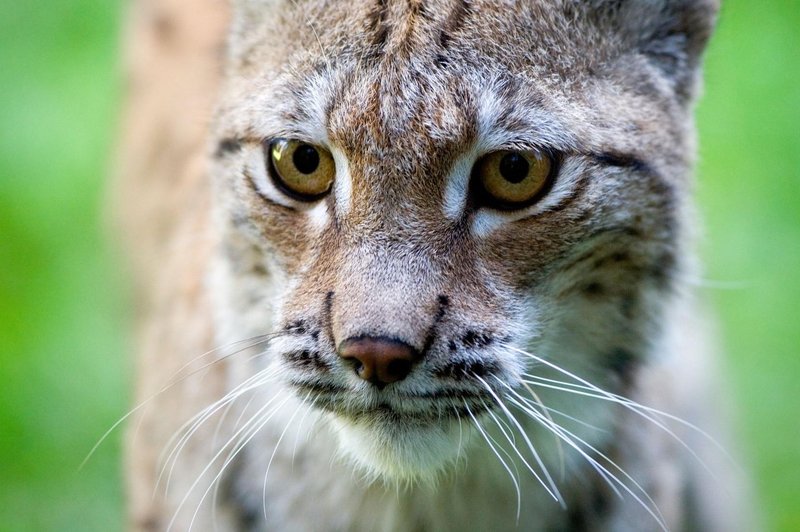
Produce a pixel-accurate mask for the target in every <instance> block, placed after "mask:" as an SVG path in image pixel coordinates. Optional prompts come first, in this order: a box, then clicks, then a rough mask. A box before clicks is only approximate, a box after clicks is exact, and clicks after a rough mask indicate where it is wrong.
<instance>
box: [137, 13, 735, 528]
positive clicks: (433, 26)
mask: <svg viewBox="0 0 800 532" xmlns="http://www.w3.org/2000/svg"><path fill="white" fill-rule="evenodd" d="M716 11H717V5H716V1H715V0H695V1H692V0H622V1H611V0H590V1H571V0H552V1H545V0H520V1H518V2H514V1H510V0H509V1H501V0H487V1H483V0H470V1H465V0H431V1H421V0H357V1H347V2H345V1H323V0H316V1H315V0H308V1H306V0H288V1H282V0H233V1H232V5H231V6H230V13H228V8H227V7H226V6H224V5H222V4H221V3H220V2H217V1H214V0H207V1H199V0H198V1H196V2H194V3H190V2H187V1H186V0H161V1H157V0H151V1H150V2H145V1H143V2H141V3H140V4H139V5H137V6H136V11H135V13H134V15H135V16H134V19H133V20H134V23H133V26H132V31H133V35H134V39H133V40H134V42H136V46H135V47H134V55H133V56H132V63H131V64H132V68H133V70H132V72H133V76H132V87H133V88H132V90H131V96H130V99H131V110H132V111H131V116H130V117H129V123H130V127H129V129H128V131H129V133H128V138H127V139H126V142H125V147H126V150H125V151H124V152H123V164H122V165H121V166H122V167H123V168H124V176H123V180H122V183H123V186H124V187H125V188H123V189H122V190H130V191H131V192H126V196H127V197H130V196H131V195H133V194H134V193H135V194H138V197H139V198H140V201H139V202H138V205H137V206H136V207H135V208H134V207H128V208H127V209H126V212H125V215H124V216H125V221H126V228H127V229H128V231H129V233H130V235H131V238H130V240H131V247H132V249H134V251H135V253H134V257H135V259H136V260H135V262H134V264H135V266H136V271H137V274H138V279H139V283H140V285H139V290H138V292H137V293H139V294H140V298H141V301H140V306H141V308H142V309H143V310H142V316H143V319H142V320H141V323H142V327H141V330H142V333H141V338H142V347H141V353H142V354H141V357H140V358H139V368H138V371H139V376H140V380H139V386H138V392H137V393H138V396H139V399H140V400H141V401H143V402H144V406H143V413H142V417H141V419H140V420H139V421H138V422H134V423H132V424H131V432H130V438H129V443H128V459H129V477H130V491H131V500H132V506H131V520H132V521H131V526H132V528H134V529H141V530H165V529H172V530H189V529H195V530H215V529H216V530H348V531H349V530H364V531H372V530H387V531H388V530H397V531H404V530H436V531H438V530H615V531H619V530H658V529H669V530H683V529H703V530H735V529H737V528H739V527H742V526H743V525H742V522H741V521H738V517H737V516H736V513H735V512H734V511H733V510H732V508H731V507H730V501H731V499H728V498H726V497H727V496H726V495H725V493H724V490H722V489H720V488H718V487H716V486H717V485H715V484H714V482H719V483H723V484H725V483H726V482H725V479H724V476H725V474H726V473H725V471H724V469H723V468H720V467H717V466H718V464H719V460H718V455H719V451H718V450H716V449H714V448H713V447H711V445H710V444H709V443H708V441H707V440H706V438H705V437H704V436H702V435H698V431H697V430H693V429H692V430H689V429H687V424H686V423H684V422H681V421H679V420H678V419H677V418H680V419H682V420H691V421H693V422H695V423H698V424H701V425H703V427H704V428H706V427H708V424H707V421H708V420H709V419H713V414H709V412H711V410H710V407H709V400H708V396H709V390H710V381H709V379H708V375H707V374H705V373H704V371H703V368H704V367H705V362H704V361H705V360H706V358H707V353H706V349H705V347H706V346H705V344H704V340H703V330H704V325H703V323H702V320H701V319H700V318H699V316H698V313H697V312H696V310H695V308H694V304H693V303H692V301H691V296H690V294H689V291H688V289H687V287H686V279H687V278H689V277H691V271H692V268H691V260H690V258H689V256H690V249H689V248H690V240H691V233H692V225H693V220H692V213H691V207H690V198H689V194H690V189H691V180H690V176H689V172H690V166H691V162H692V159H693V152H694V147H693V144H694V142H693V125H692V119H691V107H692V102H693V99H694V96H695V93H696V92H697V89H696V86H697V78H698V67H699V63H700V56H701V53H702V50H703V48H704V46H705V44H706V41H707V39H708V36H709V34H710V32H711V28H712V26H713V23H714V19H715V15H716ZM228 17H230V18H228ZM227 20H229V23H226V22H225V21H227ZM226 28H227V30H226ZM226 31H227V37H226V39H225V42H226V43H227V44H226V46H225V52H224V54H222V53H221V52H220V50H221V49H222V48H221V43H222V40H223V38H222V35H223V33H225V32H226ZM222 57H224V61H223V63H224V64H223V65H222V66H221V67H220V69H217V66H216V62H217V61H218V60H219V59H220V58H222ZM214 97H216V98H217V100H216V112H215V114H214V118H213V122H212V123H213V125H212V126H211V127H210V128H208V129H207V128H206V123H207V122H209V121H211V113H210V109H211V107H212V99H213V98H214ZM208 139H210V140H208ZM204 145H205V146H210V149H204V148H203V146H204ZM209 152H210V153H209ZM205 153H209V155H208V156H206V155H204V154H205ZM143 181H146V182H147V185H146V187H144V189H145V190H144V191H143V192H142V188H143V187H142V182H143ZM134 190H136V192H133V191H134ZM142 194H145V195H144V196H143V195H142ZM213 346H220V347H218V348H213ZM642 405H645V406H642ZM707 410H708V412H707ZM662 412H667V413H669V414H670V415H672V416H677V417H671V416H670V415H665V414H663V413H662ZM704 467H707V468H709V469H712V470H715V472H716V478H717V480H716V481H714V480H713V479H710V478H709V477H710V474H709V473H708V472H706V471H705V470H704ZM728 484H730V483H728ZM709 485H711V486H714V487H712V488H709V487H708V486H709ZM153 493H155V496H153ZM716 494H719V496H717V495H716ZM215 527H216V528H215Z"/></svg>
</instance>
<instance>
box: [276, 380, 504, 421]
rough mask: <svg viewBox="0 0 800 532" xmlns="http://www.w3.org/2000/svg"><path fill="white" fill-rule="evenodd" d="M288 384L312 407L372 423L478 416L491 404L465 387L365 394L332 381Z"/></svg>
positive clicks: (446, 419) (443, 419)
mask: <svg viewBox="0 0 800 532" xmlns="http://www.w3.org/2000/svg"><path fill="white" fill-rule="evenodd" d="M290 384H291V385H292V386H293V387H294V388H295V391H296V392H297V393H298V394H299V395H300V396H302V397H307V401H308V402H309V403H310V404H312V405H314V406H315V407H317V408H319V409H321V410H324V411H327V412H330V413H333V414H335V415H336V416H337V417H340V418H343V419H345V420H348V421H351V422H355V423H369V424H375V425H384V424H385V425H389V424H393V425H397V424H408V425H415V426H424V425H434V424H442V423H446V422H449V421H451V420H458V419H469V418H470V417H471V416H480V415H481V414H484V413H485V412H487V411H488V410H490V409H491V408H492V405H493V399H492V397H491V396H490V395H489V394H487V393H476V392H474V391H468V390H438V391H434V392H428V393H413V394H412V393H404V394H397V393H395V394H384V393H383V392H377V393H372V394H369V395H368V396H364V395H359V394H357V393H354V392H353V391H352V390H350V389H348V388H345V387H342V386H336V385H329V384H321V383H316V382H307V381H292V382H290Z"/></svg>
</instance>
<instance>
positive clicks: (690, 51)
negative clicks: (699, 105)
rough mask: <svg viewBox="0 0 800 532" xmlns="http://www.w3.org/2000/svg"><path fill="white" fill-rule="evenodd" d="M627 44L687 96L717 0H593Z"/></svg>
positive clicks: (682, 94) (709, 30)
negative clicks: (642, 55)
mask: <svg viewBox="0 0 800 532" xmlns="http://www.w3.org/2000/svg"><path fill="white" fill-rule="evenodd" d="M596 3H597V4H598V5H600V6H603V9H604V10H605V16H606V17H609V18H610V19H611V20H612V21H613V24H614V25H615V26H616V28H617V30H618V31H619V32H620V33H621V34H622V36H623V38H624V39H625V40H626V41H627V42H628V44H629V45H630V46H632V47H634V48H635V49H637V50H638V51H639V52H640V53H642V54H644V55H645V56H646V57H647V58H648V59H649V60H650V61H651V62H652V63H653V64H654V65H655V66H656V67H658V68H659V69H660V70H661V71H663V72H664V74H665V75H666V76H667V78H668V79H670V80H671V81H672V83H673V86H674V87H675V90H676V93H677V94H678V95H679V96H681V97H683V98H686V99H688V98H689V97H691V95H692V93H693V92H694V90H693V89H694V84H695V83H694V80H695V78H696V74H697V69H698V66H699V64H700V59H701V57H702V53H703V50H704V49H705V47H706V44H707V43H708V39H709V37H710V36H711V33H712V31H713V29H714V24H715V22H716V18H717V12H718V11H719V4H720V0H596Z"/></svg>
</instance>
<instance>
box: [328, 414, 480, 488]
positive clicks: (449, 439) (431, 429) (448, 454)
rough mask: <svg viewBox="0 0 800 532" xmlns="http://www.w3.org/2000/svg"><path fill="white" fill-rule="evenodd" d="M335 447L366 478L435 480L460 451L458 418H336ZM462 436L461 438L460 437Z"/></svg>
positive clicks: (465, 440) (428, 481) (390, 481)
mask: <svg viewBox="0 0 800 532" xmlns="http://www.w3.org/2000/svg"><path fill="white" fill-rule="evenodd" d="M333 426H334V428H335V432H336V434H337V435H338V437H339V450H340V451H341V453H342V454H343V455H344V457H345V458H346V459H347V460H349V461H351V462H352V463H354V464H355V465H356V466H357V467H358V469H359V470H361V471H362V472H363V473H364V475H365V476H366V477H367V480H369V481H383V482H386V483H390V484H394V483H397V484H414V483H423V484H425V483H435V482H436V481H437V480H438V478H439V476H440V475H441V474H442V473H444V472H445V471H446V470H448V469H450V468H451V467H452V466H453V465H454V463H455V462H456V461H457V460H458V458H459V456H460V455H462V454H463V452H464V448H463V447H464V446H465V445H466V442H467V438H466V437H464V438H462V436H461V432H460V430H459V428H458V421H452V422H446V421H443V422H442V424H441V425H407V426H403V427H397V426H389V425H385V424H381V423H363V422H354V421H351V420H346V419H341V418H337V419H335V420H334V421H333ZM462 440H463V441H462Z"/></svg>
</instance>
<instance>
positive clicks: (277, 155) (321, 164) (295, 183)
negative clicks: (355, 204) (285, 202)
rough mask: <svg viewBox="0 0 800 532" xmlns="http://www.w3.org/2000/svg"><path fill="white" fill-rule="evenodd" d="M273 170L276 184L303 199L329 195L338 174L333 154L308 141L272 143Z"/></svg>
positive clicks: (270, 162) (271, 159) (283, 140)
mask: <svg viewBox="0 0 800 532" xmlns="http://www.w3.org/2000/svg"><path fill="white" fill-rule="evenodd" d="M268 157H269V166H270V170H272V171H271V172H270V174H271V176H272V178H273V180H274V182H275V184H276V185H277V186H278V188H280V189H281V190H283V191H284V192H285V193H287V194H288V195H289V196H291V197H293V198H295V199H299V200H302V201H314V200H318V199H320V198H321V197H323V196H324V195H326V194H327V193H328V192H329V191H330V189H331V185H332V184H333V179H334V177H336V165H335V164H334V162H333V157H332V156H331V153H330V152H329V151H328V150H326V149H324V148H322V147H320V146H315V145H313V144H309V143H307V142H302V141H299V140H290V139H275V140H273V141H272V142H270V143H269V145H268Z"/></svg>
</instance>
